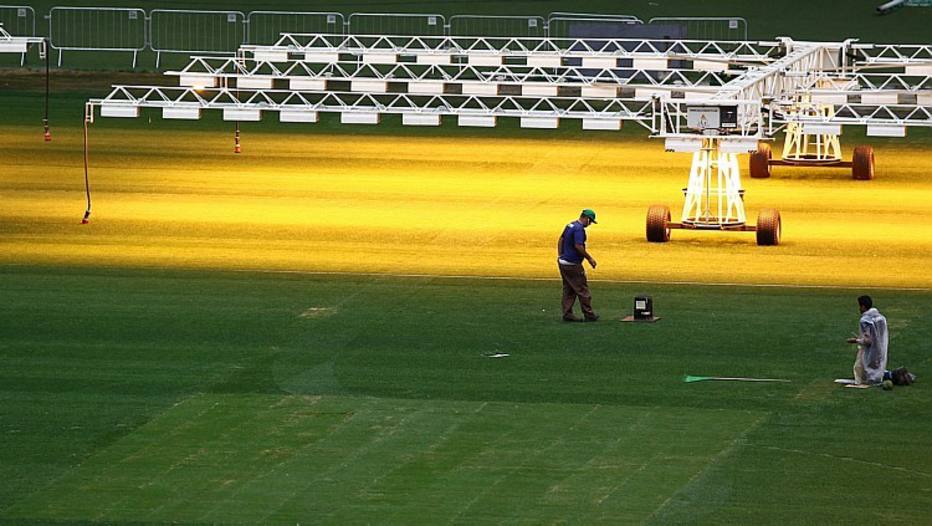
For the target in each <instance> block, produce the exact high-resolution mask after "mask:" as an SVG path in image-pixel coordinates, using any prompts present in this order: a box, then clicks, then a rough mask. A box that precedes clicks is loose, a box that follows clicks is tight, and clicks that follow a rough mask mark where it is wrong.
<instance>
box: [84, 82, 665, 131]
mask: <svg viewBox="0 0 932 526" xmlns="http://www.w3.org/2000/svg"><path fill="white" fill-rule="evenodd" d="M89 104H90V105H91V106H92V107H93V106H99V107H100V109H101V115H102V116H107V117H112V116H119V117H137V116H138V109H139V108H158V109H161V110H163V115H166V116H168V118H189V119H196V118H199V117H200V113H199V112H200V110H205V109H215V110H222V111H224V118H225V119H227V120H234V121H237V120H259V117H260V116H261V113H262V112H278V113H279V118H280V119H282V120H288V118H289V116H291V115H293V114H294V113H301V112H303V113H306V114H316V113H317V112H333V113H343V114H346V113H366V114H403V115H409V114H420V115H436V116H440V115H456V116H483V117H492V118H494V117H518V118H549V119H560V118H570V119H583V120H588V121H621V120H630V121H637V122H641V123H644V124H645V126H647V125H649V123H650V116H651V112H652V103H651V102H650V101H646V102H645V101H640V100H630V99H609V100H598V99H591V100H589V99H585V98H582V97H549V98H539V97H516V96H471V95H447V96H439V95H410V94H397V93H354V92H336V91H328V92H319V91H293V90H274V89H268V90H251V89H240V88H227V87H217V88H204V89H201V88H193V87H165V86H115V87H114V89H113V91H112V92H111V93H110V94H109V95H108V96H107V97H105V98H103V99H95V100H92V101H91V102H90V103H89ZM176 110H188V112H187V113H184V112H182V113H175V111H176ZM283 114H284V116H283ZM247 116H248V117H247ZM314 120H316V118H315V119H314ZM546 127H556V126H555V125H554V126H546Z"/></svg>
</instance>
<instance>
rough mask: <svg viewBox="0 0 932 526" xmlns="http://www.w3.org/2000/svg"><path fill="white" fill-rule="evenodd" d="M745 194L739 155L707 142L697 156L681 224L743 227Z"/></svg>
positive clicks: (687, 188)
mask: <svg viewBox="0 0 932 526" xmlns="http://www.w3.org/2000/svg"><path fill="white" fill-rule="evenodd" d="M713 177H714V179H713ZM742 193H743V192H742V187H741V170H740V168H739V166H738V156H737V154H734V153H728V152H722V151H721V148H720V142H719V140H718V139H713V138H707V139H703V140H702V148H701V149H700V150H699V151H697V152H695V153H693V161H692V166H691V167H690V172H689V182H688V184H687V186H686V196H685V200H684V201H683V212H682V214H681V221H682V222H683V223H684V224H690V225H696V226H698V227H704V226H705V227H722V226H739V225H743V224H745V223H746V222H747V217H746V215H745V212H744V199H743V197H742Z"/></svg>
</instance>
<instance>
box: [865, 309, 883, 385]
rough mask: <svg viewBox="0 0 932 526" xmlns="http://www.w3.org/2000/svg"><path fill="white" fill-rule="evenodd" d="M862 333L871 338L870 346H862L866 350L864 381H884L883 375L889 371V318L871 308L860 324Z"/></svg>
mask: <svg viewBox="0 0 932 526" xmlns="http://www.w3.org/2000/svg"><path fill="white" fill-rule="evenodd" d="M858 325H859V328H860V333H861V334H863V335H866V336H867V337H868V338H870V345H868V344H867V343H864V344H862V345H861V347H862V349H863V350H864V352H863V354H862V356H863V358H862V360H863V362H862V365H863V366H864V376H865V378H864V380H865V381H867V382H869V383H880V382H882V381H883V373H884V371H886V370H887V342H888V335H887V318H884V316H883V314H880V311H878V310H877V309H874V308H871V309H868V310H866V311H864V313H863V314H861V319H860V321H859V323H858Z"/></svg>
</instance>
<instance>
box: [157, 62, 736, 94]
mask: <svg viewBox="0 0 932 526" xmlns="http://www.w3.org/2000/svg"><path fill="white" fill-rule="evenodd" d="M736 74H737V72H732V73H728V72H714V71H704V70H693V69H669V68H656V69H645V68H634V67H626V68H617V67H612V68H593V67H582V66H557V67H538V66H527V65H506V64H502V65H498V66H485V67H483V66H474V65H470V64H406V63H394V64H371V63H364V62H359V61H352V62H317V61H307V60H295V61H288V62H273V61H261V60H254V59H242V58H227V57H206V56H196V57H192V60H191V62H189V63H188V65H187V66H185V67H184V68H183V69H182V70H180V71H168V72H166V75H171V76H192V75H198V76H200V78H201V79H203V78H205V77H211V78H227V79H231V78H245V77H262V78H267V79H273V80H294V79H308V78H312V79H324V80H356V79H366V80H382V81H386V82H402V81H443V82H463V81H478V82H483V83H495V84H499V83H502V84H509V83H510V84H522V85H523V84H525V83H535V82H536V83H545V84H548V85H557V86H602V87H605V86H611V87H625V86H628V87H638V86H641V87H658V86H667V87H669V88H670V90H671V91H673V90H680V91H683V90H686V89H687V88H692V87H701V88H702V89H703V91H708V90H709V89H711V88H714V87H716V86H725V85H726V84H727V83H728V82H729V81H730V80H731V77H732V76H734V75H736Z"/></svg>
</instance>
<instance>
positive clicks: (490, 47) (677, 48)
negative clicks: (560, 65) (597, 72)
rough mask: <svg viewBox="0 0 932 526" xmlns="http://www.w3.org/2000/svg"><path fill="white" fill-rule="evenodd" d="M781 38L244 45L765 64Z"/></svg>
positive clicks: (401, 39) (297, 38)
mask: <svg viewBox="0 0 932 526" xmlns="http://www.w3.org/2000/svg"><path fill="white" fill-rule="evenodd" d="M780 46H781V43H780V42H738V41H710V40H660V39H656V40H644V39H611V38H599V37H592V38H588V37H587V38H545V37H465V36H436V37H433V36H431V37H428V36H409V35H400V36H392V35H333V34H316V33H314V34H302V33H286V34H283V35H282V37H281V38H280V39H279V41H278V42H276V43H275V44H274V45H272V46H252V45H247V46H243V47H242V50H244V51H246V52H248V53H252V54H255V53H259V54H263V53H275V52H278V51H287V52H293V53H308V52H312V53H320V52H328V53H354V54H358V53H362V54H367V53H368V54H372V53H394V54H402V55H421V54H440V55H479V54H487V55H494V56H502V57H523V56H529V55H552V56H559V57H561V58H572V57H576V58H583V57H594V56H613V57H617V58H639V57H654V58H655V57H660V56H662V57H667V58H671V59H678V60H702V59H718V60H728V61H733V62H735V63H765V62H770V61H772V60H773V58H772V57H773V56H774V55H775V54H777V53H779V51H780Z"/></svg>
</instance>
